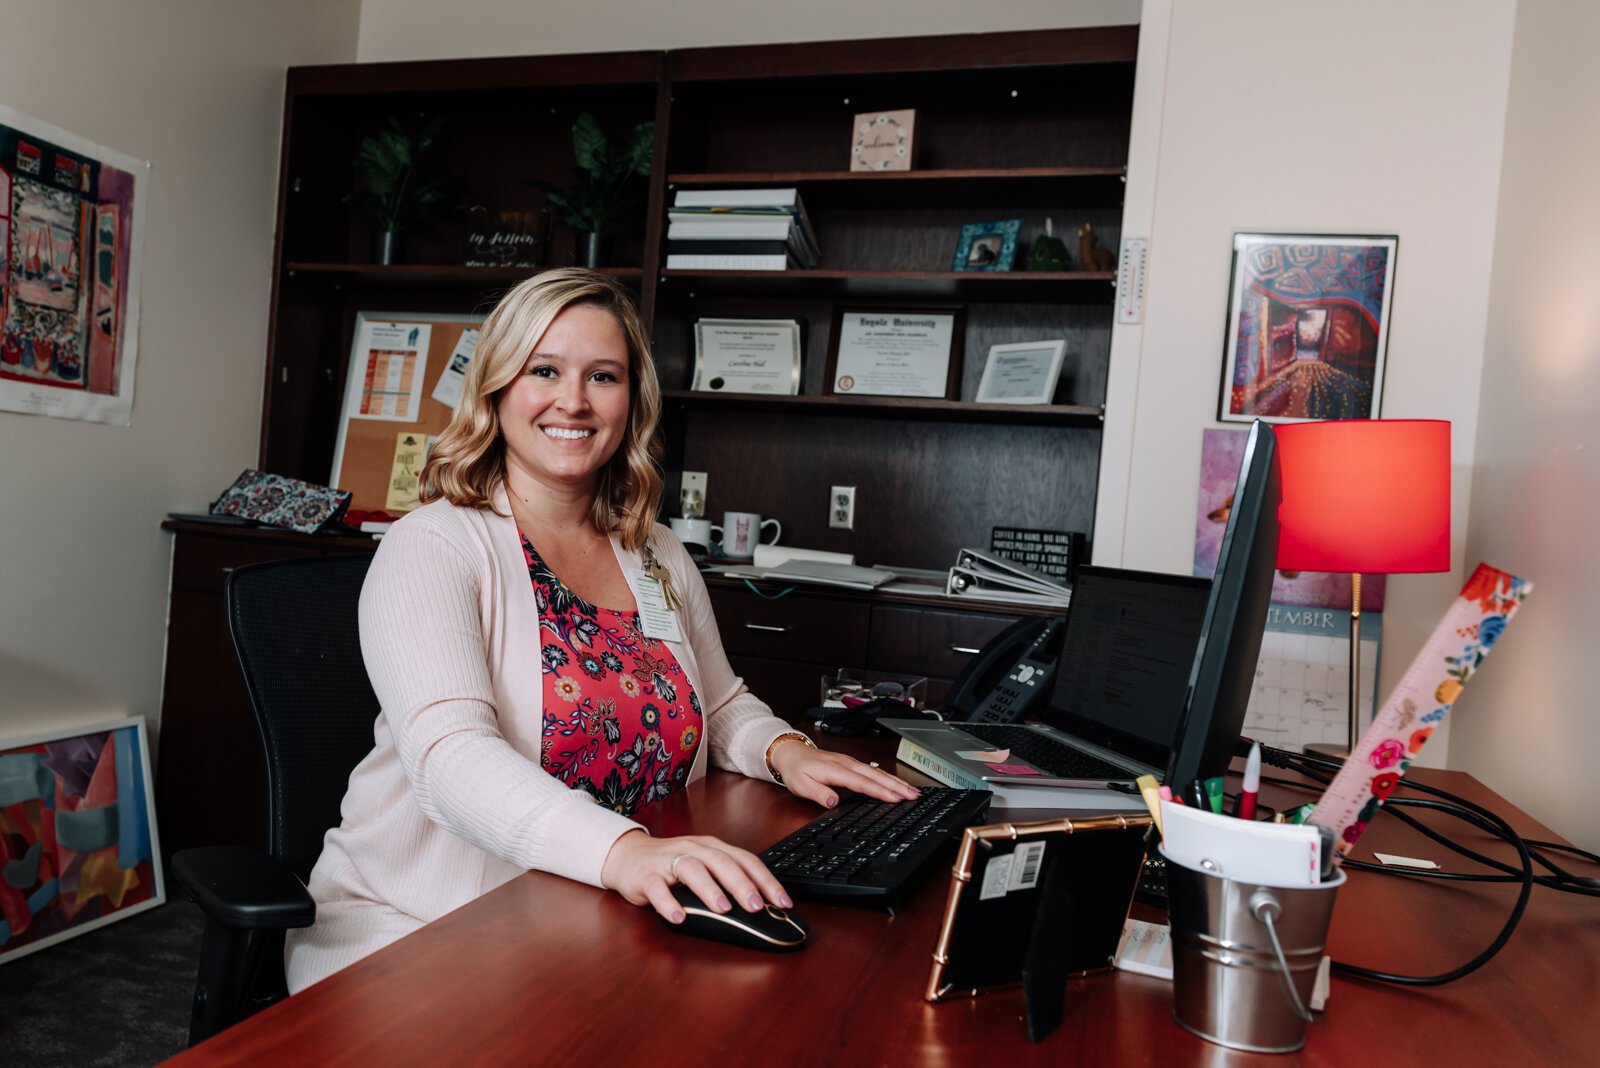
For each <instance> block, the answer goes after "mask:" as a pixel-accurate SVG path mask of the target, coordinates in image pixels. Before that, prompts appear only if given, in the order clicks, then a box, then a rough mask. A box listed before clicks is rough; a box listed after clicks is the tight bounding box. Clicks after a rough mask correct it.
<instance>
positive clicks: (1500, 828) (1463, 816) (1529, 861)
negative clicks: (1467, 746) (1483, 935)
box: [1262, 747, 1600, 987]
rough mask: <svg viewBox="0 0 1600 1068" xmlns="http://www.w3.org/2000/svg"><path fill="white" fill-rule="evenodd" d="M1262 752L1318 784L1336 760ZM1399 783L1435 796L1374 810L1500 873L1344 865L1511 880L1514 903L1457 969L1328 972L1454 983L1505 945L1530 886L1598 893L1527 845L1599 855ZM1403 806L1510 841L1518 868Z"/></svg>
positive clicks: (1591, 883) (1439, 793) (1343, 967)
mask: <svg viewBox="0 0 1600 1068" xmlns="http://www.w3.org/2000/svg"><path fill="white" fill-rule="evenodd" d="M1262 756H1263V761H1264V763H1267V764H1269V765H1271V766H1273V767H1280V768H1285V769H1287V770H1290V771H1294V772H1297V773H1298V774H1300V775H1303V776H1305V777H1306V778H1309V779H1312V780H1314V781H1315V782H1318V783H1322V784H1324V785H1325V784H1327V783H1328V782H1330V781H1331V778H1330V776H1331V774H1333V773H1336V772H1337V771H1338V769H1339V767H1340V765H1339V764H1337V763H1335V762H1333V761H1327V760H1322V759H1320V758H1317V757H1311V756H1307V755H1304V754H1298V753H1289V752H1286V751H1284V750H1281V749H1272V748H1269V747H1263V749H1262ZM1263 781H1267V782H1272V783H1274V784H1276V785H1280V786H1286V787H1293V788H1297V789H1307V790H1309V789H1312V787H1311V786H1309V785H1307V784H1306V783H1297V782H1290V781H1288V780H1284V779H1277V778H1272V779H1264V780H1263ZM1401 786H1402V787H1403V788H1405V789H1407V790H1413V791H1416V792H1419V793H1424V794H1431V795H1433V797H1435V798H1438V800H1431V799H1429V798H1417V797H1391V798H1389V799H1388V800H1386V801H1385V803H1384V805H1383V806H1382V807H1381V808H1380V809H1379V811H1380V812H1388V813H1390V814H1391V815H1392V816H1394V817H1395V818H1396V819H1399V820H1400V821H1401V822H1403V823H1405V824H1407V825H1408V826H1410V827H1413V828H1415V829H1416V830H1417V831H1419V832H1420V833H1422V834H1423V835H1425V836H1427V837H1428V838H1430V839H1432V840H1433V841H1435V842H1437V843H1438V844H1440V845H1442V846H1444V847H1445V848H1447V849H1450V850H1452V851H1453V852H1456V853H1458V854H1460V855H1461V856H1464V857H1467V858H1469V859H1471V860H1473V861H1475V862H1477V863H1479V864H1482V865H1484V866H1485V867H1487V868H1489V869H1490V870H1491V871H1498V872H1501V873H1502V874H1498V875H1496V874H1483V873H1461V872H1440V871H1416V870H1404V869H1393V868H1386V867H1381V866H1378V865H1374V864H1369V863H1366V862H1364V861H1355V860H1347V861H1345V864H1346V866H1348V867H1350V868H1351V869H1352V870H1357V871H1373V872H1381V873H1382V874H1385V875H1404V876H1407V877H1410V878H1432V879H1442V880H1445V881H1460V882H1490V883H1509V882H1516V883H1518V884H1520V886H1521V889H1520V890H1519V892H1518V894H1517V900H1516V903H1515V904H1514V905H1513V906H1512V908H1511V914H1510V915H1509V916H1508V917H1507V919H1506V922H1505V923H1504V924H1503V925H1502V926H1501V928H1500V931H1499V933H1498V934H1496V935H1495V937H1494V940H1493V941H1491V942H1490V943H1489V945H1488V946H1487V947H1485V948H1484V949H1483V951H1482V952H1480V953H1478V954H1477V955H1476V956H1474V957H1473V958H1472V959H1471V960H1469V961H1467V962H1466V963H1464V964H1462V965H1460V966H1459V967H1456V968H1452V969H1450V970H1449V971H1447V972H1442V973H1440V974H1438V975H1429V976H1414V975H1398V974H1395V973H1392V972H1384V971H1380V970H1378V969H1374V968H1364V967H1361V966H1358V965H1354V964H1346V963H1343V962H1341V961H1334V962H1333V970H1334V971H1337V972H1339V973H1340V974H1341V975H1348V976H1351V977H1353V978H1357V979H1367V980H1370V981H1375V982H1385V983H1394V984H1398V985H1402V986H1420V987H1428V986H1442V985H1444V984H1446V983H1451V982H1454V981H1455V980H1457V979H1460V978H1462V977H1463V976H1466V975H1469V974H1471V973H1472V972H1474V971H1477V970H1478V969H1479V968H1481V967H1483V965H1485V964H1487V963H1488V962H1489V961H1490V960H1491V959H1493V958H1494V956H1495V954H1497V953H1499V952H1500V950H1501V949H1503V948H1504V947H1505V945H1506V943H1507V942H1508V941H1510V939H1511V936H1512V934H1513V933H1515V931H1516V929H1517V926H1518V924H1520V923H1521V922H1522V917H1523V915H1524V913H1526V911H1527V907H1528V901H1529V900H1530V899H1531V897H1532V896H1533V888H1534V886H1535V885H1540V886H1546V887H1549V888H1551V889H1555V890H1561V891H1564V892H1567V893H1577V894H1583V895H1585V896H1600V880H1594V879H1587V878H1581V877H1578V876H1574V875H1572V874H1571V873H1570V872H1567V871H1565V870H1564V869H1563V868H1561V867H1560V866H1559V865H1557V864H1555V863H1554V862H1552V861H1551V860H1550V859H1549V858H1547V857H1545V856H1543V855H1542V854H1539V853H1537V852H1536V851H1535V849H1534V848H1532V847H1533V846H1534V845H1538V846H1542V847H1546V848H1551V849H1555V850H1559V851H1562V852H1570V853H1573V854H1574V855H1576V856H1580V857H1583V858H1584V859H1586V860H1592V861H1596V862H1600V858H1596V857H1595V856H1594V854H1592V853H1589V852H1588V851H1586V850H1582V849H1578V848H1577V847H1575V846H1574V847H1568V846H1564V845H1562V844H1560V843H1550V842H1538V843H1530V842H1528V841H1526V840H1524V839H1523V838H1522V836H1521V835H1519V834H1518V833H1517V832H1516V830H1515V829H1514V828H1513V827H1512V826H1511V825H1510V824H1509V823H1507V822H1506V821H1505V820H1504V819H1503V818H1501V817H1500V816H1499V815H1497V814H1495V813H1493V812H1491V811H1489V810H1488V809H1485V808H1483V807H1482V806H1480V805H1478V804H1476V803H1474V802H1471V801H1468V800H1467V799H1466V798H1463V797H1458V796H1456V795H1454V794H1451V793H1449V792H1448V791H1445V790H1440V789H1438V788H1437V787H1432V786H1425V785H1423V784H1421V783H1417V782H1409V781H1402V783H1401ZM1407 808H1422V809H1427V810H1429V811H1434V812H1441V813H1444V814H1446V815H1450V816H1454V817H1455V818H1457V819H1460V820H1462V821H1463V822H1466V823H1468V824H1471V825H1472V826H1474V827H1475V828H1477V829H1478V830H1481V831H1484V832H1486V833H1488V834H1491V835H1493V836H1494V837H1496V838H1498V839H1500V840H1502V841H1504V842H1506V843H1508V844H1510V845H1511V846H1513V847H1514V848H1515V849H1516V850H1517V859H1518V861H1519V862H1520V864H1519V866H1518V867H1512V866H1511V865H1509V864H1506V863H1504V862H1502V861H1499V860H1495V859H1494V858H1492V857H1487V856H1484V855H1483V854H1481V853H1479V852H1478V851H1477V850H1474V849H1472V848H1470V847H1468V846H1465V845H1462V844H1461V843H1459V842H1455V841H1453V840H1451V839H1449V838H1447V837H1446V836H1444V835H1443V834H1442V833H1440V832H1438V831H1436V830H1434V829H1433V828H1431V827H1428V826H1427V825H1425V824H1423V823H1422V822H1421V821H1420V820H1418V819H1416V818H1415V817H1414V816H1412V815H1411V814H1410V813H1408V812H1406V811H1404V810H1405V809H1407ZM1536 857H1537V862H1538V863H1539V864H1540V865H1541V866H1543V867H1544V868H1546V869H1548V870H1549V871H1550V872H1552V873H1553V875H1549V876H1546V875H1541V874H1537V873H1536V872H1535V871H1534V863H1535V858H1536Z"/></svg>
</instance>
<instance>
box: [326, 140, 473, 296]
mask: <svg viewBox="0 0 1600 1068" xmlns="http://www.w3.org/2000/svg"><path fill="white" fill-rule="evenodd" d="M443 128H444V120H443V119H442V118H435V119H433V120H432V121H430V122H427V123H424V124H423V125H422V127H421V128H420V129H418V130H417V131H415V132H413V131H412V130H410V129H409V128H408V127H407V126H406V124H405V123H403V122H401V121H400V119H398V118H396V117H395V116H393V115H391V116H389V119H388V121H387V122H386V123H385V124H384V126H383V128H382V129H381V130H379V131H378V132H377V133H373V134H368V135H367V136H365V137H363V138H362V139H361V143H360V145H359V146H357V148H356V158H355V174H356V184H357V185H358V186H359V188H358V189H357V190H356V191H355V192H354V193H351V194H350V196H349V198H348V199H349V203H350V204H351V205H352V206H353V207H354V208H355V209H356V210H357V211H359V212H361V213H362V214H363V215H365V216H367V218H369V219H371V220H372V221H373V222H374V223H375V224H377V227H378V232H377V233H376V234H375V235H374V236H373V255H372V258H373V260H374V261H375V262H377V263H381V264H390V263H395V262H397V261H398V260H399V258H400V234H401V233H402V232H403V231H405V230H407V229H409V228H410V227H412V226H414V225H416V224H417V223H419V222H421V221H422V220H424V219H426V218H427V217H428V216H430V215H432V214H434V213H436V212H439V211H442V210H446V209H449V208H452V207H456V206H458V205H459V204H460V203H461V199H462V198H461V188H460V183H459V182H458V181H457V180H456V179H455V178H451V177H446V176H432V177H429V176H425V175H423V174H421V173H419V169H420V167H421V165H422V163H423V161H424V157H426V156H427V155H428V153H429V151H430V150H431V149H432V148H433V147H434V145H435V144H436V143H437V142H438V140H439V132H440V131H441V130H442V129H443Z"/></svg>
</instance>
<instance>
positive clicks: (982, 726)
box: [956, 723, 1134, 779]
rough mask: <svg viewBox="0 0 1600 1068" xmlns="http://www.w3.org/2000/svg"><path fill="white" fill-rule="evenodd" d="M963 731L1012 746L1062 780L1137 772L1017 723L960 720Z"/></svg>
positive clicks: (998, 745) (1129, 775)
mask: <svg viewBox="0 0 1600 1068" xmlns="http://www.w3.org/2000/svg"><path fill="white" fill-rule="evenodd" d="M956 726H958V727H959V728H960V729H961V730H963V731H965V732H966V733H968V734H970V735H972V736H973V737H975V738H980V739H982V740H983V741H985V742H987V743H988V744H990V745H992V746H994V747H995V748H996V749H1009V750H1011V752H1012V753H1014V754H1015V755H1017V756H1019V757H1021V758H1022V759H1023V760H1026V761H1027V762H1028V763H1030V764H1032V765H1033V766H1034V767H1036V768H1039V769H1040V770H1042V771H1044V772H1046V773H1047V774H1050V775H1054V776H1055V777H1056V778H1058V779H1132V778H1133V777H1134V775H1133V773H1132V772H1131V771H1129V770H1128V769H1127V768H1119V767H1117V766H1116V765H1115V764H1112V763H1110V762H1109V761H1105V760H1101V759H1100V758H1099V757H1097V756H1094V755H1092V754H1090V753H1085V752H1084V751H1083V750H1082V749H1077V748H1074V747H1073V746H1070V745H1067V744H1066V743H1065V742H1058V741H1056V740H1055V739H1054V738H1051V737H1049V736H1048V735H1044V734H1041V733H1039V732H1038V731H1035V730H1029V729H1028V728H1027V727H1018V726H1015V725H1013V724H1005V725H997V724H993V723H958V724H956Z"/></svg>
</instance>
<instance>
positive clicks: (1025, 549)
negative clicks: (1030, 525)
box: [989, 527, 1085, 582]
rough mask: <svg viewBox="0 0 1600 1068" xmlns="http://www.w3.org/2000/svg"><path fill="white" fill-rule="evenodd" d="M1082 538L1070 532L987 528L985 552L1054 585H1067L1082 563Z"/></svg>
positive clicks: (1076, 533)
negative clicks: (1053, 581) (987, 540)
mask: <svg viewBox="0 0 1600 1068" xmlns="http://www.w3.org/2000/svg"><path fill="white" fill-rule="evenodd" d="M1084 540H1085V539H1084V536H1083V535H1082V534H1081V533H1079V532H1077V531H1072V530H1027V529H1023V528H1021V527H991V528H990V530H989V549H990V551H991V552H993V553H994V554H995V555H996V556H1003V557H1005V558H1006V559H1007V560H1010V561H1011V562H1012V563H1016V564H1021V565H1022V566H1023V567H1025V568H1027V569H1028V570H1029V571H1037V572H1038V573H1039V574H1041V575H1043V576H1045V577H1046V578H1052V579H1055V580H1056V581H1058V582H1071V581H1072V573H1073V572H1074V571H1075V570H1077V567H1078V564H1080V563H1081V562H1082V561H1083V547H1084Z"/></svg>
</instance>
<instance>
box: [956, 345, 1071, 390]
mask: <svg viewBox="0 0 1600 1068" xmlns="http://www.w3.org/2000/svg"><path fill="white" fill-rule="evenodd" d="M1066 351H1067V343H1066V341H1064V340H1057V341H1024V342H1022V343H1020V344H1016V345H991V346H990V347H989V358H988V360H986V361H984V365H983V377H982V378H981V379H979V380H978V395H977V396H976V397H975V398H973V399H974V400H977V401H979V402H982V403H988V404H1049V403H1050V400H1051V398H1052V397H1054V396H1055V392H1056V379H1058V378H1060V377H1061V361H1062V358H1063V357H1064V356H1065V355H1066Z"/></svg>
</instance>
